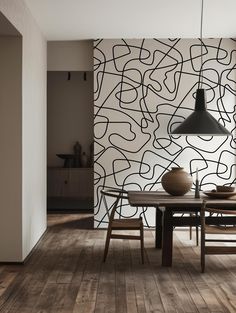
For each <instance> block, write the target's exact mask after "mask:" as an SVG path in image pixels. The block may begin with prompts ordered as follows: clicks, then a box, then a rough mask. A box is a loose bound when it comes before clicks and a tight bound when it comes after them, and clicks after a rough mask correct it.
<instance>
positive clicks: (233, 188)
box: [216, 186, 235, 192]
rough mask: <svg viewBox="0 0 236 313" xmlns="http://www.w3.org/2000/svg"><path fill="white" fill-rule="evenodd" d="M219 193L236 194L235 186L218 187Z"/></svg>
mask: <svg viewBox="0 0 236 313" xmlns="http://www.w3.org/2000/svg"><path fill="white" fill-rule="evenodd" d="M216 191H217V192H234V191H235V187H233V186H216Z"/></svg>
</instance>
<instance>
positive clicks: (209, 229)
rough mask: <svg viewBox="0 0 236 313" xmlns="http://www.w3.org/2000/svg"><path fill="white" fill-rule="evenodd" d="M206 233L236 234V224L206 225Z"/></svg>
mask: <svg viewBox="0 0 236 313" xmlns="http://www.w3.org/2000/svg"><path fill="white" fill-rule="evenodd" d="M205 233H206V234H224V235H234V234H236V227H235V226H227V227H224V226H211V225H205Z"/></svg>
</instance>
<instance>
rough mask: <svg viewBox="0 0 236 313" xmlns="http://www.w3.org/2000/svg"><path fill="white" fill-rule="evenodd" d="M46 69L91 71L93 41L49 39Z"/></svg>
mask: <svg viewBox="0 0 236 313" xmlns="http://www.w3.org/2000/svg"><path fill="white" fill-rule="evenodd" d="M48 71H93V41H92V40H80V41H49V42H48Z"/></svg>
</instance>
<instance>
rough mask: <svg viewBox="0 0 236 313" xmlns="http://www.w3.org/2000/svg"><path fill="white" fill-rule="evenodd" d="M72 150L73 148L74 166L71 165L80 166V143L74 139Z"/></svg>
mask: <svg viewBox="0 0 236 313" xmlns="http://www.w3.org/2000/svg"><path fill="white" fill-rule="evenodd" d="M73 150H74V166H73V167H81V161H82V160H81V151H82V149H81V144H80V143H79V142H78V141H76V143H75V145H74V147H73Z"/></svg>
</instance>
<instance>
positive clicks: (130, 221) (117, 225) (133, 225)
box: [111, 218, 143, 230]
mask: <svg viewBox="0 0 236 313" xmlns="http://www.w3.org/2000/svg"><path fill="white" fill-rule="evenodd" d="M142 225H143V222H142V219H141V218H122V219H114V220H113V221H112V223H111V228H112V229H117V230H119V229H127V230H129V229H140V228H141V227H142Z"/></svg>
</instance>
